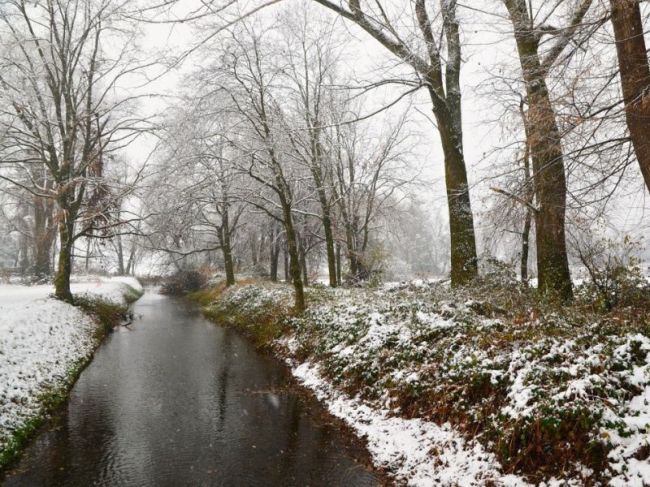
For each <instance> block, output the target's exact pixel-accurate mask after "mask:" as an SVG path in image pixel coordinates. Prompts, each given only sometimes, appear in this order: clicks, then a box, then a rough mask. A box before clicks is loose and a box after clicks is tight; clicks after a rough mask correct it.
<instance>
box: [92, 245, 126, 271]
mask: <svg viewBox="0 0 650 487" xmlns="http://www.w3.org/2000/svg"><path fill="white" fill-rule="evenodd" d="M118 261H119V251H118ZM84 267H85V269H86V274H88V271H89V269H90V239H89V238H86V264H85V266H84ZM120 267H121V266H120V265H119V264H118V273H119V274H120V275H122V274H121V273H120V272H119V268H120Z"/></svg>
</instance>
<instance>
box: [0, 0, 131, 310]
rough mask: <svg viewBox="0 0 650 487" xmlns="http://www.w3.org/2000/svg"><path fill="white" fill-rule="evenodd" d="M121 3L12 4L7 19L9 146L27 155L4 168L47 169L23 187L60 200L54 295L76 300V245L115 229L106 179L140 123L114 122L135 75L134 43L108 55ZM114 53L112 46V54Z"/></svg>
mask: <svg viewBox="0 0 650 487" xmlns="http://www.w3.org/2000/svg"><path fill="white" fill-rule="evenodd" d="M122 7H123V4H122V3H119V2H114V1H113V0H48V1H46V2H38V3H36V4H33V3H29V2H26V1H24V0H10V1H7V2H5V4H4V5H3V10H2V11H1V12H0V22H2V24H3V25H4V26H5V31H6V33H7V35H6V38H4V39H3V42H4V43H5V46H8V47H10V48H11V49H10V50H8V51H6V54H5V56H4V57H3V59H2V64H3V67H4V70H3V72H2V74H1V75H0V83H1V84H2V87H3V94H2V98H3V102H4V107H5V108H4V110H5V111H4V113H3V117H1V118H2V120H3V121H6V122H7V123H8V125H7V127H6V134H7V135H6V137H5V139H4V142H5V143H6V145H5V146H4V149H5V150H7V149H8V148H9V150H10V149H11V147H12V146H18V147H21V148H23V150H22V151H20V152H18V153H14V156H15V157H14V156H11V155H10V156H9V157H6V158H5V159H4V160H3V163H5V164H14V165H25V166H27V165H41V166H42V167H43V170H44V171H45V172H46V174H47V177H46V178H44V179H40V180H38V179H34V180H32V181H30V184H28V185H21V183H20V182H19V181H12V182H13V183H15V184H17V185H19V186H21V187H23V189H25V190H27V191H29V192H31V193H32V194H33V195H34V196H36V197H38V198H44V199H49V200H51V201H54V202H56V208H57V215H56V218H57V225H58V237H59V256H58V264H57V271H56V276H55V279H54V284H55V295H56V296H57V297H58V298H60V299H63V300H66V301H72V294H71V292H70V273H71V270H72V253H73V246H74V242H75V240H76V239H77V238H79V237H81V236H86V235H90V234H92V233H97V232H98V231H99V232H101V231H105V230H106V229H107V228H109V227H112V226H113V225H114V222H110V221H109V220H110V217H109V215H110V213H111V212H112V210H113V209H114V201H113V199H112V196H111V191H110V188H109V186H108V185H107V184H105V182H104V181H103V173H104V165H105V164H106V163H108V160H109V159H108V151H109V147H111V146H114V145H120V144H122V145H123V144H124V143H125V142H126V140H127V139H128V138H129V137H130V136H132V135H133V134H134V131H135V130H136V125H137V121H136V120H134V119H133V118H128V117H126V118H122V119H120V120H113V119H112V118H111V115H114V114H115V112H116V109H117V108H119V107H120V106H121V105H125V100H118V101H115V100H114V89H115V88H116V87H117V84H118V81H119V80H120V78H122V77H123V76H125V75H126V74H128V73H130V72H132V70H133V66H128V65H125V63H126V62H127V61H128V60H129V47H128V46H129V44H128V42H126V41H125V42H124V44H123V45H122V46H119V47H117V50H118V52H117V54H116V55H115V56H109V54H108V53H107V51H108V49H107V46H106V45H105V43H106V42H105V41H107V40H108V39H109V38H111V40H113V41H115V40H116V37H115V36H116V35H118V32H121V31H120V28H121V27H123V26H120V25H119V14H120V9H121V8H122ZM113 48H115V45H113V46H112V48H111V49H113Z"/></svg>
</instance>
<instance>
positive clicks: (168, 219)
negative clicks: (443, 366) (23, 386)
mask: <svg viewBox="0 0 650 487" xmlns="http://www.w3.org/2000/svg"><path fill="white" fill-rule="evenodd" d="M282 4H290V5H287V6H283V5H282ZM179 5H180V4H179V2H162V3H160V4H158V3H155V2H154V3H151V2H145V3H142V4H140V3H138V4H137V5H136V2H132V3H131V4H129V5H126V4H124V3H120V2H115V1H113V0H103V1H97V0H75V1H73V0H66V1H64V0H58V1H55V0H49V1H47V2H43V3H42V5H40V6H36V5H31V4H28V3H26V2H21V1H10V2H6V3H5V4H4V5H3V6H2V7H1V8H2V10H1V11H0V16H1V18H2V21H3V22H4V27H3V30H2V32H1V34H0V35H1V39H2V46H3V47H2V49H3V50H2V63H3V71H2V74H1V75H0V82H1V83H2V86H3V94H2V97H3V111H2V114H1V116H0V120H1V123H2V128H1V129H0V144H1V145H0V154H1V155H2V156H1V162H2V166H1V168H2V172H1V173H0V177H2V179H3V180H4V181H5V182H7V183H8V184H7V185H6V189H5V190H4V195H5V197H6V198H9V199H11V201H12V202H13V204H14V206H13V208H14V210H12V212H11V215H10V216H11V219H13V220H15V221H18V222H22V223H19V224H18V225H14V226H15V227H20V226H21V225H23V227H24V225H25V222H28V223H29V224H30V225H32V227H33V229H34V230H33V231H31V234H32V237H31V240H32V242H33V247H34V250H33V251H32V252H31V253H30V255H32V259H33V261H34V264H33V266H34V269H35V270H36V269H39V271H38V272H43V273H45V274H47V272H48V271H49V267H48V266H49V262H50V261H51V257H50V254H49V250H48V251H47V252H45V251H43V248H44V249H52V248H53V242H54V240H57V241H58V259H57V263H56V271H55V274H56V277H55V285H56V294H57V296H59V297H60V298H63V299H71V294H70V291H69V275H70V271H71V264H70V259H71V255H72V253H73V249H74V242H75V241H76V240H77V239H86V238H87V239H89V240H90V239H92V238H103V239H106V240H108V241H110V242H115V241H118V240H116V239H118V238H119V239H121V238H122V236H124V235H130V234H138V235H140V237H141V240H140V242H141V243H140V245H141V247H142V248H144V249H147V251H149V252H164V253H166V255H168V256H170V258H171V262H173V264H174V265H176V266H177V267H182V266H184V265H189V264H190V263H191V264H192V265H194V264H196V262H197V259H198V258H199V257H198V256H208V257H209V258H210V259H211V258H213V256H214V255H215V253H220V258H219V264H220V265H222V266H223V268H224V271H225V274H226V281H227V283H228V284H232V283H234V280H235V268H236V267H237V263H238V260H241V258H242V255H241V254H242V252H243V250H242V249H243V248H244V247H246V246H248V247H249V248H248V251H247V252H246V254H247V259H250V260H251V261H253V263H254V264H257V263H258V262H257V261H258V260H260V259H259V257H260V256H261V255H262V254H263V255H264V256H265V257H264V259H265V261H266V264H267V267H268V274H269V276H270V277H271V278H272V279H277V278H278V275H277V274H278V269H279V268H280V267H283V268H284V269H285V272H286V274H287V275H286V278H287V280H288V281H290V282H291V283H292V284H293V286H294V290H295V297H296V308H297V309H298V310H302V309H304V307H305V305H306V304H305V298H304V286H305V284H306V283H307V281H308V280H309V279H310V276H309V272H308V268H309V265H308V264H309V260H310V256H311V259H312V267H317V266H318V265H319V263H320V261H321V260H322V261H323V262H325V263H326V269H327V282H328V284H329V285H330V286H333V287H335V286H338V285H340V284H341V283H342V281H343V280H344V276H346V278H347V279H349V280H350V281H363V280H368V279H371V278H372V276H373V272H376V271H377V264H376V262H379V261H380V260H381V259H380V258H379V256H378V254H381V252H382V251H386V249H387V248H389V247H390V244H386V243H385V242H389V241H390V239H391V237H390V236H389V234H391V232H395V230H396V229H398V228H399V225H398V224H396V223H395V220H396V219H400V218H401V217H400V215H404V214H405V212H407V211H408V210H407V208H408V204H407V203H406V202H405V201H406V200H407V199H409V198H410V197H412V194H413V193H414V189H413V188H414V185H417V184H418V183H419V182H421V181H419V179H418V172H417V169H416V168H414V167H413V165H412V164H411V163H410V162H411V161H412V155H411V154H412V149H413V147H412V146H413V144H415V143H416V142H417V138H414V137H413V130H412V129H411V123H412V115H413V112H414V110H413V109H412V108H409V106H408V104H405V103H402V102H403V101H404V100H407V99H410V98H412V97H415V96H418V93H420V92H424V93H426V96H427V99H428V102H429V109H430V110H431V113H432V115H433V122H434V125H435V130H436V134H435V135H436V138H437V140H438V141H439V143H440V147H441V149H442V154H443V161H442V165H443V166H444V180H445V188H446V194H445V199H446V203H447V205H446V207H447V212H448V230H447V232H446V233H447V235H448V237H447V238H448V252H446V255H448V259H449V276H450V279H451V284H452V285H453V286H462V285H466V284H468V283H470V282H471V281H472V280H473V279H475V278H476V277H477V275H478V272H479V258H478V256H479V252H478V250H477V247H478V246H479V245H478V244H477V241H478V239H477V225H476V223H475V218H476V213H475V211H474V210H473V205H472V198H471V187H470V182H469V178H468V166H467V161H466V156H465V150H464V149H465V147H464V144H465V139H466V134H465V133H464V131H463V129H464V127H463V116H462V115H463V86H464V85H463V83H462V82H461V75H462V72H463V65H464V64H463V63H464V53H465V51H466V49H467V48H468V44H469V42H470V41H469V38H470V35H469V34H468V32H467V31H468V30H469V29H471V27H469V26H466V25H465V24H470V23H471V22H475V21H476V19H483V20H482V22H484V23H485V24H488V25H491V26H492V25H493V26H494V27H495V29H496V30H498V32H499V35H500V36H501V39H500V41H501V42H502V43H503V44H504V45H507V46H509V49H511V51H512V52H513V53H514V54H515V55H516V59H517V64H518V66H517V65H515V63H510V65H509V66H507V69H506V71H507V72H504V71H500V74H499V75H498V76H494V77H493V78H492V79H490V94H489V96H502V99H506V98H507V100H508V101H507V102H505V103H504V105H503V106H504V107H505V106H506V105H507V107H508V109H509V110H510V111H511V113H513V114H515V115H514V116H513V117H512V118H511V119H510V120H513V122H512V124H511V126H512V127H513V129H514V130H513V131H514V132H515V133H517V134H520V135H519V136H518V137H517V139H518V140H517V141H516V143H515V144H514V145H515V146H516V148H515V149H514V150H512V148H509V149H504V148H498V149H499V150H498V151H497V150H496V149H497V148H495V154H496V158H497V159H500V162H499V164H498V165H497V164H495V165H494V169H495V172H498V176H499V177H498V178H496V179H495V184H494V185H493V189H494V191H495V193H496V194H495V195H494V196H493V198H494V201H497V202H498V203H497V204H495V205H494V207H493V208H494V211H495V213H496V214H499V215H503V214H504V213H507V215H508V216H507V218H510V219H512V218H515V219H516V224H517V225H520V230H518V231H517V233H518V235H519V238H520V239H521V251H520V256H521V258H520V260H521V264H520V268H521V270H520V272H521V276H522V278H523V279H526V278H527V275H528V256H529V252H530V251H529V249H531V250H532V251H533V253H534V255H535V256H536V266H535V267H536V270H537V276H538V289H539V291H540V293H542V294H552V295H554V296H558V297H559V298H561V299H563V300H570V299H571V297H572V285H571V276H570V272H569V255H568V250H569V249H568V247H570V242H569V243H568V242H567V228H566V226H567V212H573V211H574V210H575V209H576V208H585V207H590V208H593V207H596V206H598V205H600V206H599V207H602V206H603V205H605V204H606V203H607V201H608V200H609V198H611V196H612V195H613V194H614V193H615V192H616V191H617V190H620V189H619V186H620V181H621V180H622V178H623V177H632V178H634V177H635V176H634V175H632V176H628V174H630V173H632V171H631V170H629V168H630V167H632V166H633V165H635V166H636V167H638V168H639V169H640V173H641V175H642V178H643V181H644V184H645V190H646V191H647V190H649V189H650V151H649V150H648V147H647V145H646V144H647V142H646V136H645V133H646V132H647V130H646V128H647V124H648V120H649V115H650V113H648V110H650V108H649V107H650V103H648V101H647V96H648V86H650V71H649V65H648V54H647V50H646V46H645V38H644V20H645V17H644V15H645V11H644V9H643V7H642V3H641V2H639V1H638V0H610V1H609V2H605V1H604V0H562V1H558V2H552V3H549V2H543V1H533V0H529V1H527V0H485V1H484V2H480V3H479V4H477V5H471V6H470V5H465V4H461V3H458V2H457V1H456V0H441V1H440V2H437V1H429V2H427V1H425V0H411V1H409V2H404V3H402V2H390V1H379V0H375V1H372V2H371V1H361V0H349V1H340V2H339V1H335V0H309V1H303V2H299V1H292V2H289V1H288V0H286V1H284V2H260V3H254V4H251V3H246V4H245V3H244V2H225V3H220V2H217V1H212V2H202V3H201V4H197V6H196V8H191V9H188V10H183V15H185V17H183V15H180V16H179V14H178V11H176V10H174V9H177V8H179ZM327 12H329V13H330V14H329V15H326V14H327ZM321 15H322V16H323V19H321V20H319V19H318V17H319V16H321ZM174 22H179V23H189V24H195V25H196V33H197V38H196V39H197V40H196V43H195V45H194V46H193V47H192V48H191V51H192V52H191V54H192V55H194V56H196V55H197V53H198V56H200V59H201V62H200V63H195V64H198V67H197V68H196V69H191V70H189V72H187V73H185V74H184V78H183V83H182V85H183V89H182V93H181V94H180V95H179V96H178V100H179V101H178V102H176V103H172V104H170V106H169V107H168V108H167V110H166V113H165V114H164V117H163V119H162V120H161V121H160V122H159V123H156V126H155V127H150V126H149V125H148V124H147V121H145V120H142V119H140V118H139V117H138V116H137V115H135V113H134V111H133V109H132V106H131V103H135V102H136V101H137V100H135V99H134V98H137V97H133V96H129V95H128V94H127V95H125V94H124V93H123V92H121V90H120V89H119V87H120V83H121V80H122V79H123V78H125V77H128V76H130V75H131V74H132V73H134V72H136V71H137V70H142V69H146V67H147V63H146V62H136V59H135V58H136V57H137V56H135V55H133V53H132V52H131V49H133V47H132V46H131V44H130V43H129V42H127V41H128V36H129V35H131V34H129V35H127V39H125V38H124V33H125V32H135V30H129V29H132V28H133V25H134V24H136V25H139V24H142V23H144V24H146V23H169V24H173V23H174ZM126 26H129V29H127V28H126ZM118 33H119V34H120V35H121V36H122V37H121V39H122V42H123V44H121V45H124V46H125V47H124V48H123V49H122V50H120V49H116V48H115V47H114V46H111V48H110V49H109V48H108V47H107V43H108V42H110V41H111V40H115V39H116V38H117V36H118ZM133 35H135V34H133ZM356 35H358V36H363V37H361V38H362V39H363V42H362V44H366V45H368V46H369V48H370V47H371V48H373V49H374V46H377V47H381V48H382V49H384V50H385V52H386V53H387V54H388V55H389V56H390V57H391V58H392V64H391V65H390V66H388V67H387V68H386V70H385V71H383V72H377V73H376V76H377V79H375V80H372V83H371V84H370V85H366V86H359V84H358V82H357V81H356V80H354V79H352V78H351V76H350V75H349V72H350V70H349V69H348V65H349V63H350V62H354V61H353V60H354V52H352V53H351V52H348V51H349V46H350V45H353V46H355V48H358V46H359V45H360V44H359V43H358V42H357V43H349V42H348V41H349V39H348V38H349V37H351V36H356ZM118 45H120V44H118ZM113 51H116V52H113ZM185 54H187V55H188V56H190V53H189V52H186V53H185ZM185 54H184V55H185ZM181 57H182V56H181ZM351 59H352V61H351ZM387 59H388V58H387ZM596 61H597V62H596ZM385 86H399V87H401V88H402V89H403V92H401V94H400V96H399V98H398V99H399V101H400V103H395V104H392V103H387V104H385V105H384V106H381V107H379V108H378V109H376V110H375V109H367V106H369V105H371V103H372V101H371V98H370V97H368V96H367V95H368V93H369V92H373V91H376V90H380V89H382V87H385ZM504 93H507V94H504ZM465 109H466V107H465ZM502 123H506V122H502ZM145 130H146V131H151V132H153V133H155V134H156V137H157V138H158V143H157V147H156V150H155V152H154V156H153V160H154V161H155V162H153V163H150V164H149V166H148V168H147V171H146V173H147V174H146V177H145V176H144V175H143V174H140V173H139V172H138V171H134V170H132V169H124V168H122V169H121V170H118V171H114V172H113V173H112V174H111V168H113V167H119V166H120V164H119V158H120V157H122V156H121V155H120V154H121V152H120V151H121V149H123V146H124V145H125V144H127V143H129V142H132V141H133V140H135V139H137V138H138V136H139V135H140V134H141V133H143V132H144V131H145ZM510 155H512V157H510ZM427 163H429V161H427ZM430 164H436V162H435V161H431V162H430ZM127 166H128V165H127ZM634 172H635V173H638V172H639V171H638V169H636V170H635V171H634ZM141 176H142V178H143V180H146V181H140V177H141ZM583 180H584V181H587V182H588V183H585V184H583V185H579V184H578V183H575V182H573V181H579V182H581V181H583ZM136 193H137V198H138V201H139V203H138V205H139V206H138V209H139V213H138V215H137V216H136V215H132V213H133V208H128V207H129V204H128V201H129V199H133V198H134V195H135V194H136ZM7 195H9V196H7ZM131 206H133V204H132V205H131ZM20 215H22V216H23V217H22V218H18V217H20ZM144 215H148V217H147V218H144ZM17 216H18V217H17ZM27 216H29V218H27ZM498 218H501V217H498ZM136 222H137V224H136ZM21 228H22V227H21ZM17 231H18V232H21V233H23V234H25V233H30V232H29V230H28V229H26V228H22V229H21V230H17ZM533 237H534V244H531V243H530V242H529V239H531V238H533ZM119 241H120V242H121V240H119ZM244 242H245V243H244ZM382 242H384V244H383V245H382ZM39 246H40V247H41V248H40V249H39ZM382 247H383V248H382ZM134 248H135V246H134ZM121 252H122V253H123V250H122V251H121ZM22 255H27V253H26V252H22ZM283 256H286V257H285V258H284V259H281V257H283ZM122 260H123V257H122ZM44 262H47V263H48V264H45V263H44ZM280 264H282V265H280ZM121 267H122V268H124V264H122V266H121ZM122 270H123V269H122Z"/></svg>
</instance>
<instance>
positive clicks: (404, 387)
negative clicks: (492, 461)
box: [199, 280, 650, 485]
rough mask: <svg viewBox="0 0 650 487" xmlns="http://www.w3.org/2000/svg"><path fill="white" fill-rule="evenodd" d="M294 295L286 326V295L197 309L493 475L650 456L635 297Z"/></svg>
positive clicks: (445, 291) (644, 324) (499, 290)
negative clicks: (466, 446) (489, 465)
mask: <svg viewBox="0 0 650 487" xmlns="http://www.w3.org/2000/svg"><path fill="white" fill-rule="evenodd" d="M635 292H636V291H635ZM308 299H309V303H310V307H309V309H308V310H307V312H306V313H305V314H304V315H303V316H300V317H298V316H292V315H291V314H290V310H291V304H292V299H291V291H290V288H288V287H286V286H279V285H270V284H257V285H250V284H249V285H243V286H236V287H235V288H230V289H223V288H222V289H220V290H219V291H218V292H217V291H212V290H208V291H203V292H202V294H201V295H200V299H199V301H200V302H201V303H202V305H203V306H204V310H205V313H206V315H207V316H208V317H210V318H212V319H213V320H215V321H217V322H219V323H221V324H226V325H231V326H235V327H237V328H239V329H241V330H242V331H244V333H245V334H247V335H248V336H251V337H252V338H253V339H254V340H255V341H256V343H257V344H258V345H261V346H266V347H268V346H273V347H274V348H275V350H276V351H277V352H279V353H282V354H285V355H288V356H290V357H291V358H293V359H294V360H298V361H306V360H309V361H312V362H314V363H318V364H320V366H321V370H322V372H323V373H324V374H325V375H326V376H328V377H329V379H330V380H331V382H332V383H334V384H335V385H336V386H337V387H339V388H340V389H342V390H344V391H346V392H348V393H349V394H350V395H352V396H354V397H361V398H363V399H365V400H366V401H368V402H369V403H371V404H374V405H375V406H376V407H388V408H390V410H391V411H392V412H393V414H396V415H400V416H404V417H423V418H427V419H430V420H434V421H436V422H438V423H445V422H449V423H452V424H454V425H455V427H456V428H457V429H458V430H459V431H461V432H463V433H464V434H465V435H466V436H467V437H468V438H472V439H476V440H478V441H479V442H480V443H482V444H483V445H484V446H485V447H486V448H487V449H488V450H489V451H491V452H492V453H493V454H494V455H495V456H496V457H497V458H498V459H499V461H500V462H501V464H502V465H503V469H504V471H505V472H516V473H521V474H524V475H526V476H527V477H528V478H529V479H530V480H531V481H534V482H539V481H542V480H548V479H551V478H554V477H555V478H573V479H574V480H575V479H578V482H579V483H580V484H585V485H593V484H597V483H600V482H607V481H608V479H610V478H611V477H613V476H616V475H623V478H626V477H625V475H627V473H626V472H625V469H626V466H627V463H628V462H629V461H630V460H629V459H630V455H632V456H633V458H639V457H643V455H644V451H646V450H647V451H650V446H649V444H650V443H649V442H650V440H649V438H650V420H648V423H649V424H643V423H642V421H641V419H642V418H644V417H646V416H644V415H646V414H650V411H647V409H648V408H647V401H646V403H645V404H646V406H643V404H642V403H643V401H642V398H643V394H644V391H650V389H649V388H650V338H649V337H650V324H649V323H650V320H649V318H650V316H649V314H650V293H648V290H647V288H646V289H645V290H643V291H642V292H636V294H635V299H636V300H637V301H635V302H634V303H633V304H632V305H628V306H624V307H617V308H613V309H610V310H607V311H604V310H603V308H602V307H601V306H598V305H594V303H593V301H591V300H590V298H589V292H588V289H582V288H580V289H578V291H577V293H576V300H575V302H574V304H572V305H570V306H563V305H561V304H560V303H559V302H556V301H554V300H553V299H549V298H541V297H539V296H537V295H536V291H535V290H534V289H528V288H526V287H524V286H522V285H520V284H518V283H514V282H512V283H507V284H506V285H503V284H502V285H499V286H495V284H494V282H490V281H489V280H486V281H483V282H481V281H478V282H477V283H475V285H474V286H473V287H471V288H465V289H460V290H451V289H449V287H448V286H446V285H445V284H440V283H418V284H412V283H411V284H402V285H394V286H390V287H384V288H382V289H377V290H370V289H354V290H346V289H338V290H331V289H327V288H313V289H310V290H309V295H308ZM628 304H629V303H628ZM287 344H290V346H289V345H287ZM646 394H647V392H646ZM638 404H641V405H638ZM635 408H637V409H635ZM639 408H640V409H639ZM646 457H647V455H646ZM643 460H644V461H645V460H646V458H644V459H643ZM624 482H625V481H624Z"/></svg>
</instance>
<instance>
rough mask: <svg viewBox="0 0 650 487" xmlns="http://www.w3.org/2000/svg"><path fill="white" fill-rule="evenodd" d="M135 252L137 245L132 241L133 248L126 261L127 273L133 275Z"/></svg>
mask: <svg viewBox="0 0 650 487" xmlns="http://www.w3.org/2000/svg"><path fill="white" fill-rule="evenodd" d="M135 252H136V247H135V245H134V243H133V242H131V250H130V251H129V260H128V261H127V263H126V275H127V276H132V275H133V268H134V266H135Z"/></svg>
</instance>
